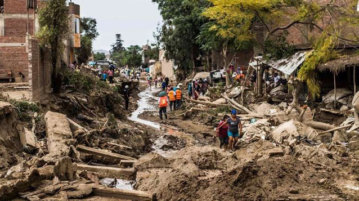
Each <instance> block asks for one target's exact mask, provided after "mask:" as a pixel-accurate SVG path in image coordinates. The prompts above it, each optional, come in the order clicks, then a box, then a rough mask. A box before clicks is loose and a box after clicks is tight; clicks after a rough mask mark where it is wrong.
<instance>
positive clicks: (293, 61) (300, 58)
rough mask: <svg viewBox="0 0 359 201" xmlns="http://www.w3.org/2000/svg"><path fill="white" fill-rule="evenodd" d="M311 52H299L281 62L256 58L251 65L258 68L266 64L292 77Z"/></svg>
mask: <svg viewBox="0 0 359 201" xmlns="http://www.w3.org/2000/svg"><path fill="white" fill-rule="evenodd" d="M310 53H311V52H297V53H295V54H294V55H292V56H290V57H288V58H285V59H280V60H264V59H263V58H262V57H261V56H258V57H255V58H254V59H253V60H252V61H251V62H250V63H249V65H250V66H251V67H256V66H258V65H260V64H266V65H268V66H270V67H272V68H274V69H276V70H278V71H280V72H282V73H284V74H286V75H291V74H293V73H294V71H295V70H297V69H298V68H299V67H300V66H301V65H302V64H303V62H304V61H305V58H306V57H307V55H308V54H310Z"/></svg>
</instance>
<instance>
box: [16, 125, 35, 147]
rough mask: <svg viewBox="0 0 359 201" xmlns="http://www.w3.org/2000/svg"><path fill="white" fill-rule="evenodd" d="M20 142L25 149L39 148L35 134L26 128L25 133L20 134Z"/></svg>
mask: <svg viewBox="0 0 359 201" xmlns="http://www.w3.org/2000/svg"><path fill="white" fill-rule="evenodd" d="M20 142H21V144H22V145H23V146H24V147H28V146H30V147H33V148H36V147H38V146H37V143H36V136H35V134H34V133H33V132H31V131H30V130H29V129H27V128H24V132H20Z"/></svg>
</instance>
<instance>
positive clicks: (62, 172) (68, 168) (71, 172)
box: [54, 157, 76, 181]
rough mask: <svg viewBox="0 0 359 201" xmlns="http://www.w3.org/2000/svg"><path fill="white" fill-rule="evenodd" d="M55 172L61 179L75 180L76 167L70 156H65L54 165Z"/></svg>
mask: <svg viewBox="0 0 359 201" xmlns="http://www.w3.org/2000/svg"><path fill="white" fill-rule="evenodd" d="M54 174H55V175H56V176H57V177H58V178H59V179H60V180H61V181H73V180H74V179H75V174H76V171H75V168H74V167H73V164H72V161H71V158H70V157H64V158H61V159H60V160H58V161H57V162H56V164H55V167H54Z"/></svg>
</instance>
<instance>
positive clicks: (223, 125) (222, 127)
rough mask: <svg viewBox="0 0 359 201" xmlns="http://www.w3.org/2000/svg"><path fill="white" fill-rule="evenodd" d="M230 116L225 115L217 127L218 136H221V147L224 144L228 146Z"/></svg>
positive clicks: (225, 146)
mask: <svg viewBox="0 0 359 201" xmlns="http://www.w3.org/2000/svg"><path fill="white" fill-rule="evenodd" d="M228 118H229V116H228V115H224V117H223V119H222V120H221V121H220V122H219V124H218V127H217V137H219V141H220V145H219V148H222V147H223V146H224V149H227V148H228V134H227V133H228V124H227V120H228Z"/></svg>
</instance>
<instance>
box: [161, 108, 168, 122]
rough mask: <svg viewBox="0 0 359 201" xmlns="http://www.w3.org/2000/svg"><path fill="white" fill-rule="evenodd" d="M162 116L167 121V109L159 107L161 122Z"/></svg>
mask: <svg viewBox="0 0 359 201" xmlns="http://www.w3.org/2000/svg"><path fill="white" fill-rule="evenodd" d="M162 114H164V115H165V118H166V119H167V107H160V119H161V120H162V119H163V118H162Z"/></svg>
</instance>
